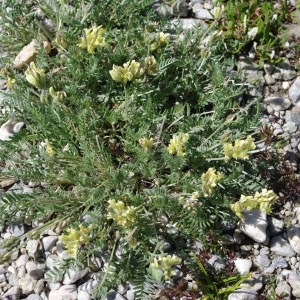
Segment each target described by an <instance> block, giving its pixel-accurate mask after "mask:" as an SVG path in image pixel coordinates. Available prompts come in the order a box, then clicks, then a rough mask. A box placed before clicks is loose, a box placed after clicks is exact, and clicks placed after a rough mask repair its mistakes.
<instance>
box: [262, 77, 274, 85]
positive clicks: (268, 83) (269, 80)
mask: <svg viewBox="0 0 300 300" xmlns="http://www.w3.org/2000/svg"><path fill="white" fill-rule="evenodd" d="M264 80H265V82H266V84H267V85H271V84H274V83H275V82H276V80H275V79H274V78H273V77H272V75H270V74H266V75H265V76H264Z"/></svg>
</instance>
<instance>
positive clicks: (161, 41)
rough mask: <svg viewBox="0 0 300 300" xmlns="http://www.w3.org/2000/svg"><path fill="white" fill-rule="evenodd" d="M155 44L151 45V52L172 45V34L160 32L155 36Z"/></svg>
mask: <svg viewBox="0 0 300 300" xmlns="http://www.w3.org/2000/svg"><path fill="white" fill-rule="evenodd" d="M153 40H154V41H153V42H152V43H151V45H150V50H151V51H155V50H158V49H160V48H161V47H162V46H164V45H167V44H169V43H170V34H169V33H163V32H158V33H156V34H155V36H154V38H153Z"/></svg>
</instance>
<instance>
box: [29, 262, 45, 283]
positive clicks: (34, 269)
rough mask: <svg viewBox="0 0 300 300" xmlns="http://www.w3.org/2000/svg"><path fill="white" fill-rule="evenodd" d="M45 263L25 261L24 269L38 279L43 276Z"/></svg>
mask: <svg viewBox="0 0 300 300" xmlns="http://www.w3.org/2000/svg"><path fill="white" fill-rule="evenodd" d="M45 269H46V265H45V264H44V263H39V262H37V261H29V262H27V263H26V270H27V272H28V274H29V275H30V276H31V277H32V278H34V279H36V280H38V279H40V278H42V277H43V276H44V273H45Z"/></svg>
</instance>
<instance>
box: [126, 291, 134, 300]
mask: <svg viewBox="0 0 300 300" xmlns="http://www.w3.org/2000/svg"><path fill="white" fill-rule="evenodd" d="M126 298H127V300H134V290H133V289H130V290H128V291H127V292H126Z"/></svg>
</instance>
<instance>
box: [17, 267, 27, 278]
mask: <svg viewBox="0 0 300 300" xmlns="http://www.w3.org/2000/svg"><path fill="white" fill-rule="evenodd" d="M17 275H18V278H23V277H24V276H25V275H26V269H25V266H22V267H20V268H19V269H18V273H17Z"/></svg>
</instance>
